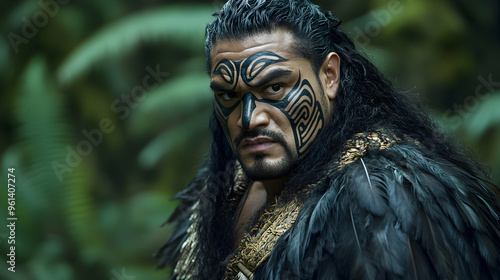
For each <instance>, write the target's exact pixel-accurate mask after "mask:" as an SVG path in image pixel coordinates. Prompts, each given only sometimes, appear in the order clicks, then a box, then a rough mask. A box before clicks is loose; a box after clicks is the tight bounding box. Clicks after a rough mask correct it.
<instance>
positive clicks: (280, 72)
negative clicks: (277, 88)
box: [252, 69, 293, 87]
mask: <svg viewBox="0 0 500 280" xmlns="http://www.w3.org/2000/svg"><path fill="white" fill-rule="evenodd" d="M292 74H293V71H292V70H288V69H276V70H271V72H269V73H268V74H266V75H265V76H263V77H262V78H259V80H258V81H257V82H255V84H253V85H252V87H261V86H263V85H265V84H267V83H269V82H271V81H272V80H274V79H278V78H286V77H288V76H290V75H292Z"/></svg>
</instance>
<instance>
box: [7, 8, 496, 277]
mask: <svg viewBox="0 0 500 280" xmlns="http://www.w3.org/2000/svg"><path fill="white" fill-rule="evenodd" d="M63 2H64V3H65V4H63ZM315 2H316V3H317V4H320V5H321V6H322V7H323V8H324V9H330V10H332V11H333V14H334V15H336V16H337V17H339V18H340V19H341V20H342V21H343V24H342V25H341V28H342V29H343V30H345V31H346V32H348V33H350V34H352V36H353V37H355V38H356V40H357V41H358V43H359V44H360V45H361V46H362V47H364V49H365V51H366V53H367V54H368V55H369V56H370V57H371V58H372V60H373V61H374V62H375V63H376V64H377V65H378V66H379V67H381V69H383V70H384V72H386V73H387V74H388V75H389V76H390V77H391V78H392V79H393V81H394V82H395V83H396V84H397V85H398V86H400V87H401V88H403V89H405V90H408V91H409V92H410V93H411V94H414V95H416V96H418V97H419V99H420V100H421V102H422V103H423V105H424V107H426V108H429V113H430V114H431V115H432V116H433V117H434V118H435V119H436V120H437V121H439V122H440V123H441V124H442V126H443V128H444V129H445V130H447V131H448V132H449V133H451V134H452V135H454V136H456V138H457V139H461V141H462V142H464V143H465V144H466V145H467V146H468V147H470V148H471V152H472V154H474V155H476V156H477V158H478V159H480V160H481V161H483V162H485V163H487V164H488V165H489V166H490V167H491V171H492V173H493V178H492V179H491V180H493V181H494V182H495V183H496V184H498V185H500V145H499V143H500V129H499V128H500V110H499V109H498V108H500V68H499V67H498V61H500V60H499V58H500V55H499V50H500V33H499V32H498V30H499V29H500V20H499V19H500V4H499V2H498V1H495V0H481V1H475V2H471V1H465V0H444V1H411V0H370V1H365V0H363V1H362V0H355V1H326V0H323V1H319V0H318V1H315ZM54 3H56V4H55V5H54ZM57 3H58V2H56V1H55V0H41V1H28V0H23V1H8V3H3V6H2V11H1V12H0V15H1V18H2V20H1V25H0V27H1V30H2V36H1V37H0V79H1V85H0V87H1V95H0V106H1V109H0V114H1V118H0V122H1V126H0V129H1V130H2V131H1V134H2V138H0V151H1V159H2V174H3V176H4V177H3V178H4V179H2V180H3V183H2V187H3V188H2V191H1V194H0V198H1V199H0V220H2V221H4V222H2V224H3V223H6V222H5V221H6V218H7V216H8V212H7V206H8V204H7V182H6V181H7V168H10V167H14V168H16V170H15V173H14V174H15V176H16V193H15V198H16V209H15V216H16V217H17V218H18V220H17V223H16V225H17V226H16V272H15V273H12V272H10V271H8V270H7V268H8V266H9V265H8V264H7V263H6V262H5V261H2V262H0V279H30V280H31V279H34V280H62V279H116V280H124V279H136V280H139V279H165V278H166V276H167V273H166V271H156V270H155V267H154V266H155V261H154V260H153V259H152V257H151V255H152V254H153V253H154V252H155V250H156V249H157V248H158V247H159V246H160V245H161V244H162V242H163V241H164V239H165V237H166V235H167V234H168V232H169V228H168V226H167V227H164V228H160V225H161V224H162V223H163V222H164V221H165V219H166V218H167V217H168V216H169V214H170V213H171V211H172V210H173V207H174V206H175V201H170V200H169V199H170V198H171V197H172V196H173V195H174V194H175V193H176V192H177V191H179V190H180V189H181V188H182V187H183V186H184V185H185V184H186V183H187V182H188V181H189V178H190V177H192V176H193V175H194V173H195V172H196V169H197V168H198V167H199V164H200V161H201V160H202V159H203V157H204V155H205V154H206V152H207V149H208V143H209V140H210V138H209V137H210V136H209V133H208V128H207V124H208V121H207V120H208V115H209V113H210V106H211V92H210V90H209V88H208V76H207V75H206V74H205V65H204V53H203V43H204V26H205V24H206V23H207V22H209V21H210V19H211V14H212V13H213V12H214V11H215V10H217V8H218V7H220V6H221V5H222V4H223V2H222V1H220V0H216V1H214V2H201V1H199V2H197V1H184V2H182V4H180V1H179V3H175V4H174V3H170V2H168V1H157V0H149V1H130V0H127V1H125V0H122V1H118V0H109V1H97V0H90V1H80V2H72V1H67V0H65V1H62V0H60V1H59V3H61V4H57ZM134 96H135V97H134ZM8 234H9V233H8V232H7V229H6V227H5V225H3V226H2V229H1V230H0V249H1V254H2V256H3V257H2V260H4V259H5V256H6V254H7V253H8V248H9V246H10V245H9V244H7V237H8Z"/></svg>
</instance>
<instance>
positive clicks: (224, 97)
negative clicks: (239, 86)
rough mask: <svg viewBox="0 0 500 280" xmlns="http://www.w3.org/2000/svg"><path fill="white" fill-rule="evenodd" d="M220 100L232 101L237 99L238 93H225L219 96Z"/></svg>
mask: <svg viewBox="0 0 500 280" xmlns="http://www.w3.org/2000/svg"><path fill="white" fill-rule="evenodd" d="M219 96H220V98H221V99H222V100H223V101H231V100H232V99H234V98H236V97H237V96H236V93H234V92H225V93H221V94H219Z"/></svg>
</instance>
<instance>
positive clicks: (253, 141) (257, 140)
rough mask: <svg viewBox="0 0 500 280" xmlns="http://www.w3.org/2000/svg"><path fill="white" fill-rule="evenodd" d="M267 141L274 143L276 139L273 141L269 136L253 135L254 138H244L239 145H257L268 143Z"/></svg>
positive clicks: (242, 146)
mask: <svg viewBox="0 0 500 280" xmlns="http://www.w3.org/2000/svg"><path fill="white" fill-rule="evenodd" d="M269 142H271V143H274V142H276V141H274V140H273V139H272V138H269V137H255V138H250V139H249V138H246V139H244V140H243V141H241V144H240V147H241V148H244V147H246V146H252V145H258V144H262V143H269Z"/></svg>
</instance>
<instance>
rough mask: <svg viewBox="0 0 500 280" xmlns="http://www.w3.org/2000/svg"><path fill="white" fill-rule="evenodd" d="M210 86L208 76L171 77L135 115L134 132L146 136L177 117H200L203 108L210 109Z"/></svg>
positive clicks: (193, 74) (151, 93)
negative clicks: (198, 114)
mask: <svg viewBox="0 0 500 280" xmlns="http://www.w3.org/2000/svg"><path fill="white" fill-rule="evenodd" d="M209 83H210V78H209V77H208V76H207V74H205V73H191V74H187V75H184V76H179V77H175V78H167V80H166V81H165V82H163V84H161V85H160V86H159V87H158V88H156V89H154V90H153V91H151V92H149V93H148V95H147V98H145V99H144V100H143V101H141V102H140V103H139V105H138V107H137V108H136V109H135V111H134V114H133V115H131V118H132V119H131V131H132V133H133V134H135V135H142V134H145V133H147V132H150V131H154V129H155V128H158V127H162V123H165V122H166V121H169V120H171V119H173V118H174V117H179V116H189V115H193V114H197V112H198V111H199V109H200V107H210V105H211V100H212V98H213V95H212V94H211V92H210V89H209V87H208V85H209Z"/></svg>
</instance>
